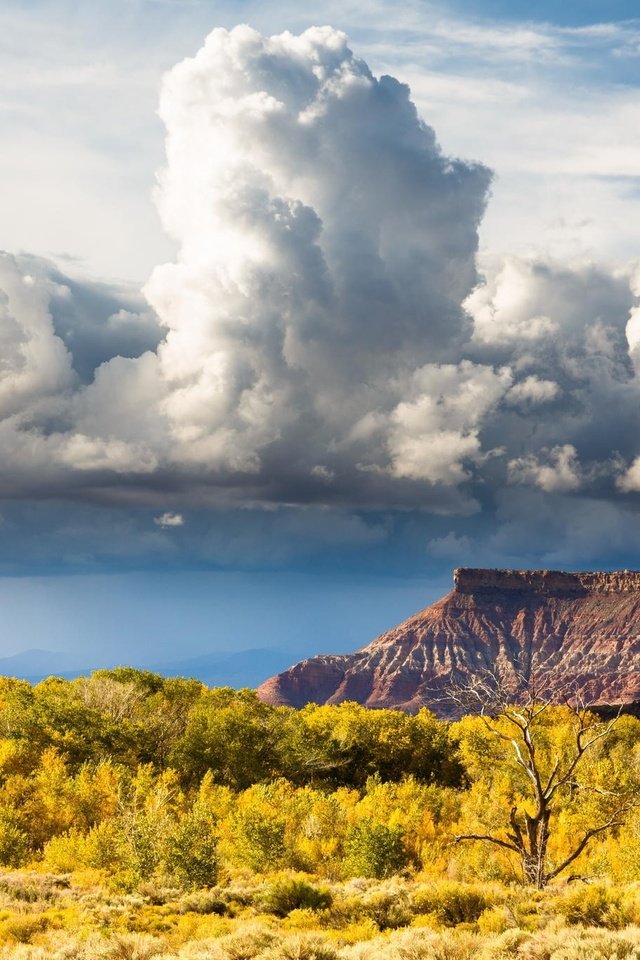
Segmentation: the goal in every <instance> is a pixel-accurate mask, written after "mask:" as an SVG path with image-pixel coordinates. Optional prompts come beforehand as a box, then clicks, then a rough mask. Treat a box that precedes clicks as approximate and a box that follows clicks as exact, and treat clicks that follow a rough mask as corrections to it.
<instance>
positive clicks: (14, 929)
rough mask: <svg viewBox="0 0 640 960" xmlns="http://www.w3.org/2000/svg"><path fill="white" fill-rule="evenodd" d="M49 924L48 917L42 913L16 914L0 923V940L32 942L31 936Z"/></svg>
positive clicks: (40, 931)
mask: <svg viewBox="0 0 640 960" xmlns="http://www.w3.org/2000/svg"><path fill="white" fill-rule="evenodd" d="M47 925H48V924H47V918H46V917H45V916H43V915H42V914H32V913H27V914H16V915H14V916H12V917H8V918H7V919H6V920H3V921H2V922H1V923H0V940H5V941H6V940H9V941H11V940H15V941H17V942H18V943H30V941H31V938H32V937H33V936H35V934H37V933H42V931H43V930H46V928H47Z"/></svg>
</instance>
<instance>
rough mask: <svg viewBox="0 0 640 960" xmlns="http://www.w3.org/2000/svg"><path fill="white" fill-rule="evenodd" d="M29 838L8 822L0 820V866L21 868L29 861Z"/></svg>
mask: <svg viewBox="0 0 640 960" xmlns="http://www.w3.org/2000/svg"><path fill="white" fill-rule="evenodd" d="M29 852H30V848H29V838H28V837H27V835H26V833H24V831H22V830H20V829H19V828H18V827H17V826H16V825H15V824H13V823H11V821H10V820H6V819H2V820H0V864H1V865H2V866H3V867H21V866H23V865H24V864H25V863H26V862H27V860H28V859H29Z"/></svg>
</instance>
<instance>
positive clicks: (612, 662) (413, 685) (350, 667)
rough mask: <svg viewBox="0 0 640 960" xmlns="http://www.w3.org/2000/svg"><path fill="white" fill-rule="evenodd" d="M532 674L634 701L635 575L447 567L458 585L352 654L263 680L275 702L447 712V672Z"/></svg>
mask: <svg viewBox="0 0 640 960" xmlns="http://www.w3.org/2000/svg"><path fill="white" fill-rule="evenodd" d="M487 669H489V670H496V669H498V670H499V671H500V673H501V674H505V673H506V674H507V675H509V673H510V672H511V673H513V671H514V670H515V669H518V670H519V671H524V672H525V673H527V674H530V673H532V674H533V675H535V678H536V683H538V684H543V685H546V686H547V688H548V689H550V690H551V691H555V692H556V693H557V695H558V696H559V697H560V696H562V697H564V696H565V695H566V694H567V692H568V691H569V690H577V691H579V692H580V693H581V694H582V696H583V697H584V698H586V699H587V700H588V701H590V702H592V703H594V704H597V703H600V704H604V703H609V704H610V703H616V704H620V703H631V702H634V701H637V700H640V572H629V571H627V570H624V571H620V572H617V573H562V572H559V571H554V570H533V571H531V570H472V569H460V570H455V571H454V588H453V590H452V591H451V593H449V594H447V596H446V597H444V598H443V599H442V600H439V601H438V602H437V603H434V604H432V605H431V606H430V607H427V608H426V609H425V610H422V611H421V612H420V613H417V614H415V616H413V617H410V618H409V619H408V620H405V622H404V623H402V624H400V626H398V627H396V628H395V629H393V630H390V631H389V632H388V633H384V634H382V636H380V637H378V638H377V639H375V640H373V641H372V643H370V644H369V645H368V646H366V647H363V648H362V649H361V650H358V651H357V652H356V653H353V654H348V655H344V656H334V655H332V656H319V657H313V658H311V659H309V660H302V661H301V662H300V663H298V664H296V665H295V666H293V667H290V668H289V669H288V670H285V671H284V672H283V673H280V674H278V675H277V676H275V677H272V678H271V679H270V680H267V681H266V682H265V683H263V684H262V686H261V687H260V688H259V690H258V695H259V696H260V698H261V699H262V700H264V701H265V702H267V703H271V704H280V705H282V704H286V705H289V706H294V707H301V706H303V705H304V704H305V703H310V702H314V703H340V702H342V701H344V700H356V701H358V702H359V703H362V704H366V706H369V707H394V708H398V709H401V710H407V711H411V712H413V711H415V710H418V709H419V708H420V707H422V706H429V707H431V709H433V710H435V712H437V713H440V714H443V715H447V714H450V713H452V712H455V711H454V710H453V708H452V706H451V703H450V702H449V703H448V702H447V698H446V693H445V691H446V688H447V685H448V684H450V682H451V680H452V678H464V677H468V676H469V675H474V674H477V673H479V672H481V671H486V670H487Z"/></svg>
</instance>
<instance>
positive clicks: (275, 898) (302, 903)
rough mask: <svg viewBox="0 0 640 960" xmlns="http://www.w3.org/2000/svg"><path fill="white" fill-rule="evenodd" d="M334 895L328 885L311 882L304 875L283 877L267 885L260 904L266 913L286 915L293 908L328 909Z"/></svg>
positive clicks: (279, 915) (278, 915)
mask: <svg viewBox="0 0 640 960" xmlns="http://www.w3.org/2000/svg"><path fill="white" fill-rule="evenodd" d="M332 900H333V898H332V896H331V893H330V892H329V890H327V888H326V887H318V886H316V885H315V884H313V883H309V881H308V880H306V879H305V878H304V877H296V876H290V877H282V878H281V879H279V880H276V881H275V882H274V883H272V884H271V885H270V886H269V887H267V889H266V891H265V893H264V895H263V896H262V898H261V899H260V903H259V906H260V908H261V909H262V910H264V911H265V912H266V913H273V914H275V915H276V916H277V917H285V916H286V915H287V914H288V913H291V911H292V910H326V909H327V908H328V907H330V906H331V903H332Z"/></svg>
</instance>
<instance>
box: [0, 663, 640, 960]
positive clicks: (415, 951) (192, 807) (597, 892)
mask: <svg viewBox="0 0 640 960" xmlns="http://www.w3.org/2000/svg"><path fill="white" fill-rule="evenodd" d="M514 716H515V717H516V718H517V717H522V716H523V714H522V712H521V711H519V712H516V713H514V714H513V715H510V714H509V711H508V710H506V709H505V710H504V711H503V712H502V714H501V715H499V716H497V717H492V718H487V717H482V716H477V715H469V716H464V717H462V719H460V720H457V721H456V722H447V721H444V720H440V719H437V718H436V717H435V716H434V715H433V714H431V713H430V712H429V711H427V710H423V711H420V713H419V714H417V715H416V716H407V715H405V714H402V713H398V712H393V711H384V710H380V711H369V710H366V709H364V708H362V707H359V706H358V705H357V704H343V705H341V706H339V707H324V706H322V707H317V706H309V707H306V708H304V709H303V710H300V711H295V710H291V709H289V708H274V707H269V706H266V705H264V704H262V703H260V702H259V701H258V700H257V699H256V697H255V694H254V693H253V692H252V691H248V690H246V691H234V690H231V689H219V690H209V689H207V688H205V687H203V686H202V684H200V683H198V682H197V681H193V680H181V679H164V678H162V677H160V676H158V675H155V674H150V673H145V672H139V671H134V670H129V669H118V670H112V671H99V672H97V673H95V674H93V675H92V676H91V677H89V678H80V679H77V680H73V681H64V680H60V679H56V678H50V679H49V680H46V681H44V682H43V683H40V684H38V685H37V686H31V685H30V684H28V683H26V682H25V681H19V680H13V679H8V678H2V679H1V680H0V865H1V872H0V960H2V958H14V957H15V958H25V960H26V958H33V960H35V958H38V960H40V958H42V960H44V958H54V960H58V958H59V960H62V958H66V960H73V958H79V960H80V958H87V960H88V958H92V957H96V958H98V957H104V958H123V960H126V958H130V960H144V958H151V957H158V958H174V957H176V958H177V957H181V958H191V960H201V958H202V960H204V958H216V960H253V958H254V957H255V958H259V960H305V958H309V960H360V958H362V960H365V958H369V957H371V958H376V960H396V958H398V960H401V958H406V960H422V958H424V960H431V958H433V960H466V958H486V960H488V958H493V957H495V958H509V957H514V958H530V960H552V958H553V960H573V958H576V960H577V958H596V960H597V958H603V960H604V958H624V957H638V958H640V809H637V807H636V797H637V795H638V787H639V782H638V781H639V780H640V721H638V720H636V719H635V718H633V717H630V716H620V717H618V718H617V719H616V720H615V722H613V723H605V722H603V721H601V720H600V719H599V718H598V717H597V716H595V715H593V714H590V713H588V712H587V711H583V712H582V713H580V714H578V713H577V712H576V711H575V710H572V709H570V708H569V707H566V706H563V707H560V706H557V707H554V706H547V707H546V708H545V709H535V710H534V711H533V712H532V713H531V722H530V723H529V724H528V726H527V727H526V728H525V729H524V730H522V731H521V733H520V734H518V733H517V730H518V727H517V726H514V722H513V717H514ZM576 744H578V746H579V747H580V745H581V747H582V749H578V751H577V753H576ZM585 745H586V746H588V747H589V749H584V747H585ZM529 748H531V750H530V754H531V756H532V757H533V758H534V761H533V762H534V767H533V771H534V774H535V775H533V774H532V768H531V766H530V765H529V766H528V765H527V763H526V762H523V756H524V757H525V759H526V756H527V753H526V751H527V750H529ZM523 751H524V754H523ZM531 751H532V752H531ZM565 774H566V776H565ZM536 777H537V778H538V780H539V781H540V783H541V784H542V786H543V787H546V788H547V792H548V793H549V795H550V796H549V803H548V810H547V809H546V808H545V812H544V819H545V824H546V827H545V829H546V830H547V832H546V833H545V842H544V851H543V859H544V863H545V869H546V873H545V876H544V877H543V880H542V881H541V883H540V884H539V885H538V886H539V888H537V886H536V885H532V883H531V882H530V880H529V878H528V875H527V870H526V867H527V862H526V857H525V854H526V853H527V849H528V848H526V844H525V846H524V847H523V850H524V853H522V855H521V854H520V853H519V852H518V851H519V846H518V843H517V842H516V841H518V838H519V835H521V834H523V833H526V829H530V825H531V823H536V822H537V821H535V816H534V814H535V803H536V789H537V788H536V786H535V780H536ZM551 788H553V789H551ZM536 829H537V828H536ZM478 838H482V839H478ZM585 838H586V841H585ZM583 841H584V842H583ZM523 842H524V841H523ZM576 850H577V851H578V852H577V853H575V852H576ZM574 854H575V856H574ZM567 861H569V862H567ZM565 863H566V864H567V865H566V867H563V864H565ZM558 868H560V869H559V872H557V875H555V874H554V872H555V870H558Z"/></svg>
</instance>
